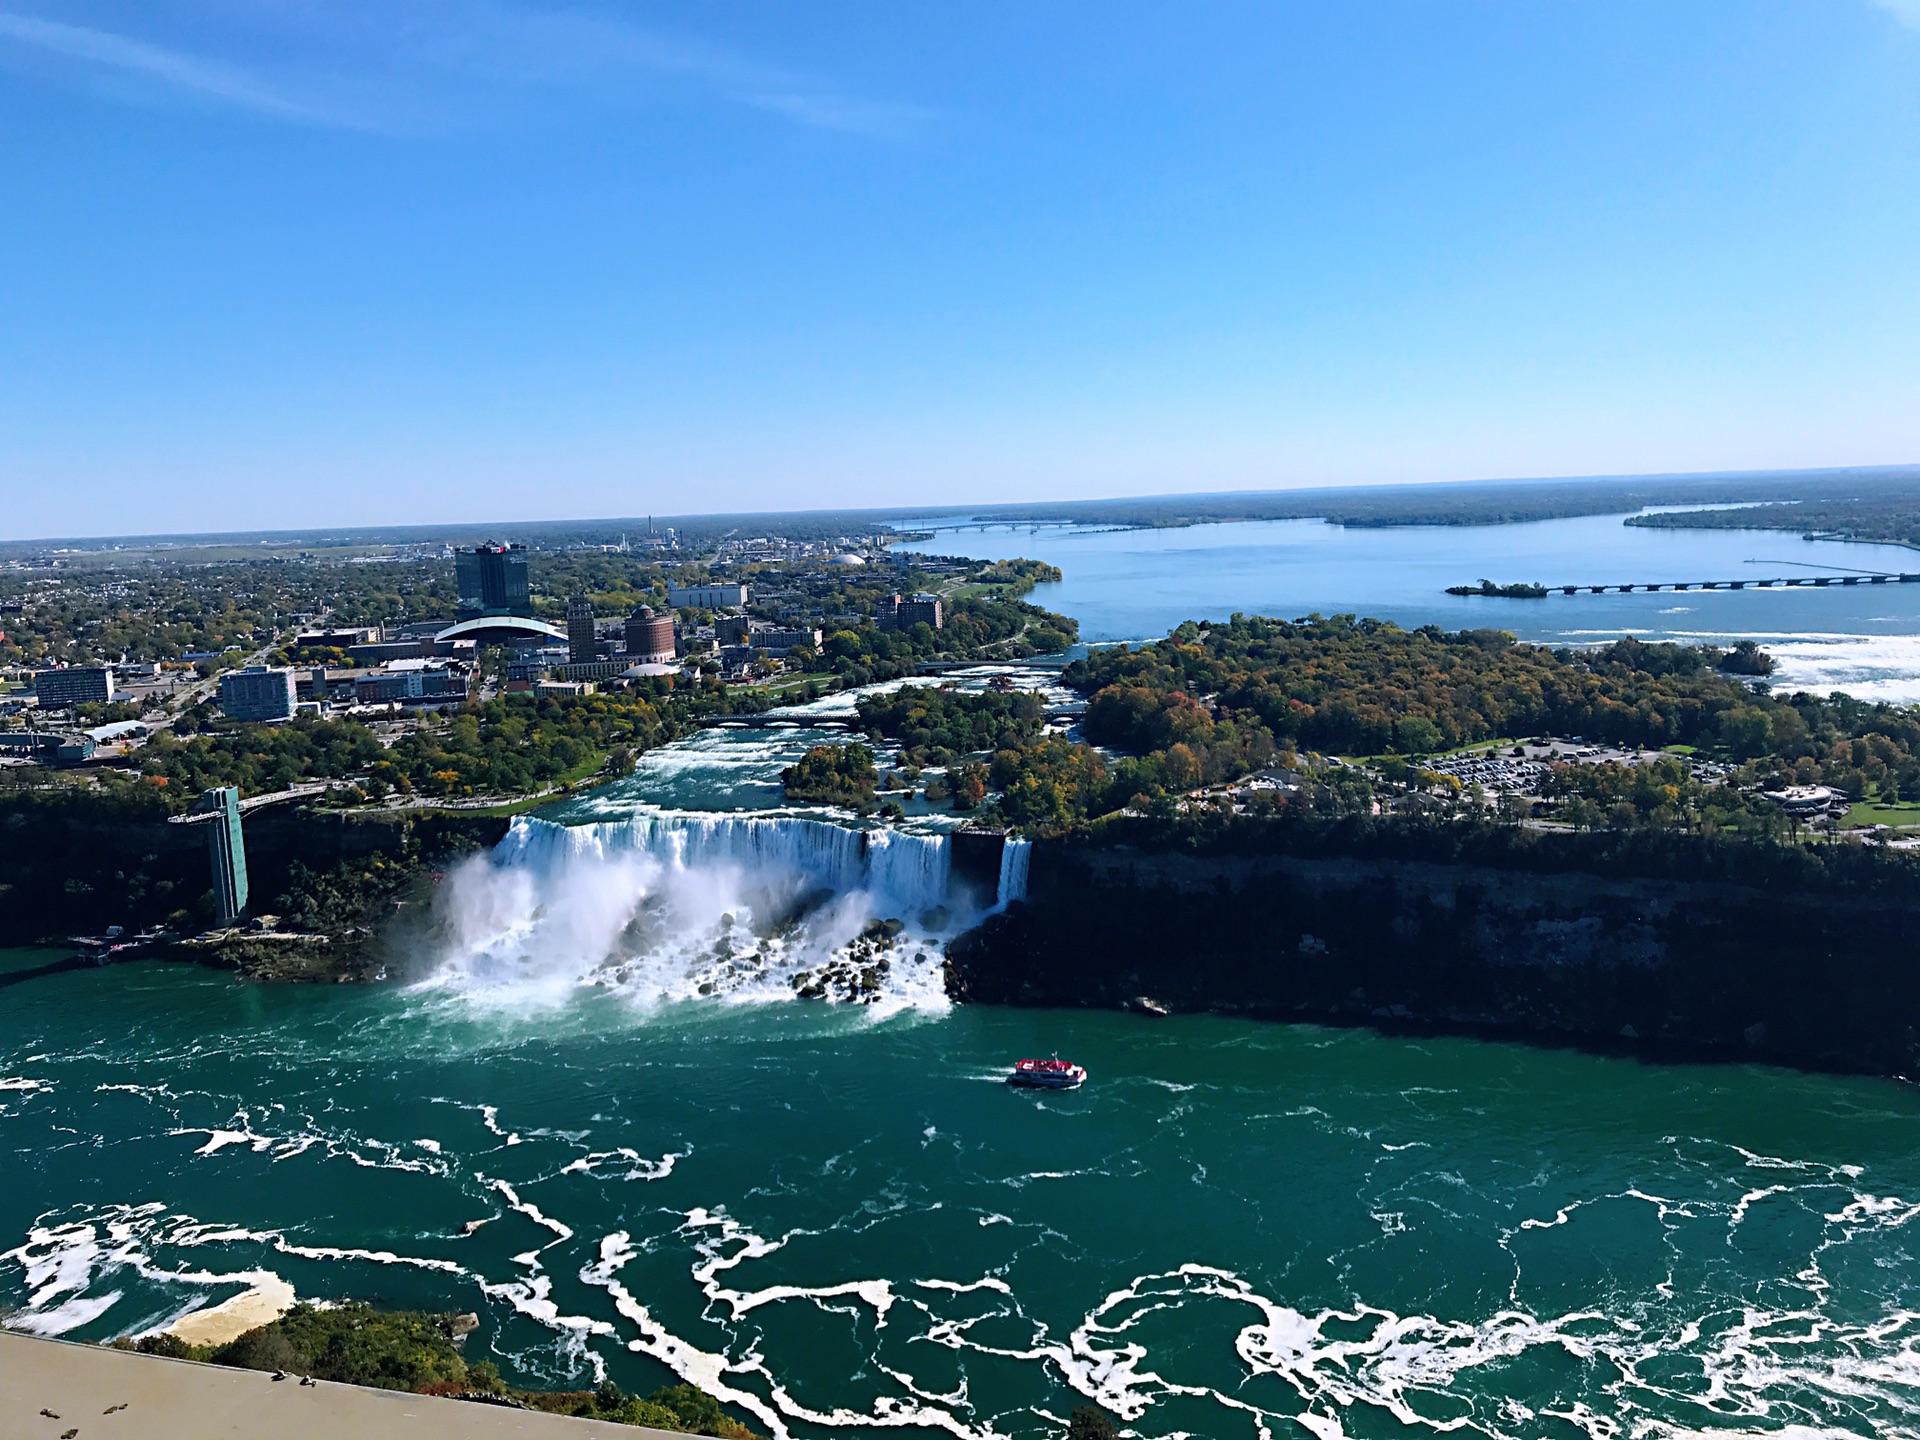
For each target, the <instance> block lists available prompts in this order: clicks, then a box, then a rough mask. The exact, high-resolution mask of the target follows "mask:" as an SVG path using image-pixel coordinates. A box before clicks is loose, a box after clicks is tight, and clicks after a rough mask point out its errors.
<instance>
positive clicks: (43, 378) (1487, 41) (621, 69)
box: [0, 0, 1920, 539]
mask: <svg viewBox="0 0 1920 1440" xmlns="http://www.w3.org/2000/svg"><path fill="white" fill-rule="evenodd" d="M1917 77H1920V6H1915V5H1914V4H1912V3H1906V0H1900V3H1895V0H1797V3H1788V4H1782V5H1777V6H1769V7H1764V8H1761V7H1752V6H1742V5H1737V4H1731V3H1715V4H1702V5H1698V6H1693V7H1688V8H1686V9H1685V10H1676V9H1674V8H1673V7H1662V6H1657V5H1652V4H1619V3H1613V4H1591V5H1569V6H1563V7H1555V8H1554V9H1553V10H1551V11H1540V10H1536V9H1534V8H1533V7H1528V6H1523V5H1518V4H1510V5H1488V6H1479V7H1474V8H1472V9H1468V8H1466V7H1447V6H1432V5H1411V4H1405V5H1402V4H1384V3H1383V4H1378V5H1371V6H1366V7H1351V8H1345V9H1342V10H1339V11H1337V12H1333V11H1327V10H1324V9H1322V8H1320V7H1311V6H1274V7H1252V6H1232V5H1222V6H1217V7H1212V8H1209V9H1206V10H1203V11H1197V12H1183V14H1182V16H1181V19H1180V23H1178V24H1175V23H1173V22H1172V21H1171V20H1170V19H1169V16H1168V14H1167V12H1163V11H1159V10H1156V9H1153V8H1150V7H1138V6H1136V7H1120V8H1113V7H1102V8H1101V9H1100V10H1098V11H1095V10H1093V9H1091V8H1062V9H1058V10H1054V11H1050V12H1048V13H1047V14H1045V15H1035V14H1032V13H1029V12H1026V11H1023V10H1018V9H1014V8H1012V7H1002V8H998V9H986V10H976V11H972V12H969V14H968V16H967V17H965V19H964V20H962V19H960V18H958V17H928V16H923V15H907V14H902V13H898V12H894V11H890V10H887V9H885V8H884V7H861V6H849V7H844V8H836V9H835V10H832V11H821V12H806V13H802V12H797V11H795V12H758V11H756V12H754V13H753V14H751V15H748V14H746V13H745V12H738V13H734V12H728V11H724V10H714V9H711V8H705V7H695V6H690V5H674V4H666V5H656V6H651V7H648V8H647V9H646V10H645V11H644V12H636V11H633V10H631V9H627V8H615V7H610V6H604V5H591V4H584V5H583V4H572V5H535V4H530V3H510V0H498V3H491V4H486V5H469V6H452V5H437V4H436V5H425V6H421V7H417V8H416V9H415V10H414V11H413V12H411V13H410V16H409V19H408V22H407V23H406V24H405V25H400V24H397V23H396V22H395V21H393V20H392V18H391V17H390V15H389V14H388V12H386V11H385V10H384V9H382V8H381V7H375V6H371V5H358V4H333V5H320V6H314V7H306V8H303V9H301V10H299V11H288V10H284V9H278V8H268V7H260V6H251V5H246V4H224V3H222V4H216V3H213V0H196V3H191V4H186V5H182V6H178V7H172V8H170V9H169V10H168V11H167V12H165V13H164V14H158V13H153V12H151V11H150V10H149V9H148V7H139V6H134V5H131V4H128V3H122V0H96V3H89V4H84V5H64V6H61V7H58V8H57V9H56V8H55V7H52V6H50V5H46V4H42V3H32V0H6V3H0V174H4V176H5V177H6V183H7V185H8V193H9V197H10V200H11V201H12V209H13V210H14V212H15V214H16V216H17V217H18V223H17V224H16V225H14V226H12V227H10V228H9V230H8V233H7V234H6V235H4V236H0V277H4V278H0V321H3V322H4V323H3V325H0V328H3V329H4V332H5V333H6V334H7V336H8V340H9V343H7V344H5V345H0V476H4V478H5V480H6V484H7V490H8V492H9V505H8V507H7V508H8V515H7V518H6V520H5V522H4V527H3V528H4V530H5V532H6V538H9V539H20V538H31V537H48V536H74V535H101V534H116V533H128V534H163V533H193V532H203V531H218V530H259V529H273V530H280V529H304V528H309V527H313V526H321V525H355V526H373V525H389V526H401V525H408V524H425V523H442V522H444V523H480V522H486V521H489V520H495V521H497V517H500V516H508V517H512V516H517V515H518V516H525V515H533V516H539V515H541V514H542V513H544V514H546V515H555V514H569V515H577V516H590V515H617V514H622V513H634V512H644V511H646V510H654V511H658V512H659V513H663V514H664V513H667V512H669V511H674V512H680V513H709V514H711V513H716V512H720V511H740V512H756V511H759V512H765V511H773V510H786V509H793V508H805V509H843V508H844V509H854V508H861V509H886V508H889V507H891V506H898V507H900V508H908V507H911V506H915V505H923V504H929V503H952V504H954V505H966V504H997V503H1007V502H1012V501H1017V500H1026V499H1046V500H1053V499H1060V500H1069V499H1076V498H1093V497H1101V496H1117V495H1129V494H1169V493H1180V492H1219V491H1238V490H1264V489H1286V488H1294V487H1316V486H1329V485H1347V484H1387V483H1393V482H1396V481H1438V480H1467V479H1497V478H1502V477H1514V476H1527V475H1592V474H1633V473H1672V472H1699V471H1719V470H1743V469H1785V468H1795V467H1802V466H1805V467H1824V466H1872V465H1893V464H1902V463H1910V462H1913V461H1915V460H1920V420H1916V419H1915V418H1914V411H1915V407H1914V406H1913V405H1912V403H1911V397H1912V395H1913V393H1914V391H1915V388H1916V385H1920V346H1917V345H1916V343H1915V340H1914V338H1913V337H1914V336H1915V335H1917V334H1920V325H1916V323H1915V322H1916V321H1917V320H1920V297H1916V296H1915V295H1914V293H1913V291H1912V287H1911V285H1910V284H1908V283H1907V282H1906V279H1905V276H1906V274H1907V270H1908V262H1907V257H1906V254H1905V248H1906V247H1905V242H1904V237H1905V236H1906V235H1907V234H1909V233H1911V232H1912V230H1913V228H1914V222H1915V221H1916V220H1920V184H1917V183H1916V181H1920V138H1916V137H1920V127H1916V126H1915V125H1914V124H1913V121H1914V119H1915V115H1914V110H1915V107H1916V101H1915V96H1916V94H1920V90H1917V89H1916V86H1915V84H1914V81H1915V79H1916V78H1917ZM535 499H538V500H540V501H542V502H544V503H529V502H530V501H532V500H535ZM562 502H564V503H562Z"/></svg>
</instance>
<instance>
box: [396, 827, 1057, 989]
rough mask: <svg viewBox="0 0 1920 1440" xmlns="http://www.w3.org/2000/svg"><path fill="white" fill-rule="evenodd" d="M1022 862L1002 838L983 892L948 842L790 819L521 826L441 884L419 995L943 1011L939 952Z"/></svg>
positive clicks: (1017, 888) (1017, 874) (1017, 886)
mask: <svg viewBox="0 0 1920 1440" xmlns="http://www.w3.org/2000/svg"><path fill="white" fill-rule="evenodd" d="M981 838H983V839H986V840H989V841H990V840H991V838H992V837H981ZM1028 848H1029V847H1028V844H1027V842H1025V841H1015V840H1008V841H1007V842H1005V844H1004V845H1003V847H1002V851H1001V855H1000V863H999V876H998V884H997V885H996V887H995V893H993V894H991V895H987V894H981V893H979V892H980V891H981V890H982V889H984V888H985V887H984V885H979V884H973V885H970V884H968V883H967V882H966V881H965V880H962V879H961V878H959V877H958V876H956V874H955V873H954V867H953V842H952V839H951V837H950V836H947V835H943V834H933V835H920V834H909V833H905V832H902V831H899V830H892V829H859V828H855V827H853V826H851V825H843V824H836V823H834V822H833V821H832V820H830V819H815V818H811V817H806V816H795V815H766V814H759V815H754V814H724V815H722V814H699V813H685V812H679V813H675V812H650V813H641V814H636V815H633V816H631V817H628V818H626V819H622V820H613V821H603V822H599V823H594V824H582V825H559V824H554V823H552V822H549V821H545V820H539V819H534V818H531V817H527V816H521V817H519V818H517V819H515V820H514V822H513V825H512V828H511V829H510V830H509V831H508V833H507V835H506V836H505V837H504V838H503V839H502V840H501V841H500V843H499V845H497V846H496V847H495V848H494V850H493V851H492V853H491V854H489V855H484V856H476V857H474V858H473V859H472V860H469V861H467V862H466V863H465V864H463V865H462V866H460V867H459V868H458V869H456V870H455V871H454V872H453V873H452V874H451V875H449V876H448V878H447V881H446V883H445V884H443V885H442V887H441V893H440V895H439V896H438V898H437V901H436V908H437V911H438V915H439V919H440V923H441V932H442V935H443V937H444V939H445V947H446V948H445V953H444V956H443V960H442V964H441V966H440V969H439V971H438V972H437V973H436V974H435V976H434V977H433V979H432V980H430V981H429V982H427V983H428V984H430V985H436V986H440V987H442V988H447V989H452V990H456V991H459V992H461V993H463V994H466V995H468V996H471V997H473V998H476V999H480V1000H489V999H491V1000H497V1001H498V1002H500V1003H502V1004H506V1005H513V1006H519V1005H524V1004H528V1003H532V1004H541V1003H553V1004H558V1003H564V1001H565V1000H566V999H568V998H569V997H571V996H574V995H576V994H577V993H578V992H579V991H580V989H581V988H582V987H584V986H594V987H600V988H604V989H607V990H612V991H616V992H619V993H622V994H624V995H627V996H629V997H631V998H634V999H637V1000H640V1001H643V1002H663V1001H670V1000H679V999H694V998H717V999H730V1000H773V999H792V998H795V997H798V998H802V999H822V1000H847V1001H856V1002H860V1003H866V1004H879V1005H882V1006H885V1007H887V1008H890V1009H898V1008H909V1007H910V1008H922V1009H925V1008H944V1007H945V1005H946V987H945V976H944V969H943V961H944V955H943V950H944V945H945V942H946V941H947V940H948V939H950V938H952V937H953V936H954V935H956V934H958V933H959V932H960V931H962V930H964V929H966V928H968V927H969V926H970V925H972V924H973V923H974V922H975V921H977V920H978V918H979V916H980V915H981V913H983V911H984V910H985V909H987V908H989V907H993V906H997V905H1004V904H1005V903H1006V902H1008V901H1010V900H1013V899H1018V898H1022V897H1023V896H1024V895H1025V893H1026V869H1027V863H1026V862H1027V856H1028ZM991 873H992V872H991V871H990V870H989V871H988V872H987V874H991ZM978 878H979V880H980V881H984V880H985V879H986V878H987V875H979V877H978Z"/></svg>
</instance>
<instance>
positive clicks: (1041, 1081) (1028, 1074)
mask: <svg viewBox="0 0 1920 1440" xmlns="http://www.w3.org/2000/svg"><path fill="white" fill-rule="evenodd" d="M1086 1078H1087V1072H1086V1069H1085V1067H1084V1066H1080V1065H1074V1064H1070V1063H1069V1062H1067V1061H1065V1060H1062V1059H1061V1058H1060V1057H1059V1056H1058V1055H1056V1056H1054V1057H1053V1058H1052V1059H1051V1060H1022V1061H1020V1062H1018V1063H1017V1064H1016V1065H1015V1066H1014V1067H1013V1073H1012V1074H1011V1075H1009V1076H1007V1083H1008V1084H1009V1085H1032V1086H1034V1087H1036V1088H1037V1089H1041V1090H1071V1089H1073V1088H1074V1087H1075V1086H1076V1085H1078V1084H1080V1082H1081V1081H1083V1080H1085V1079H1086Z"/></svg>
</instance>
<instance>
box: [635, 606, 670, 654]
mask: <svg viewBox="0 0 1920 1440" xmlns="http://www.w3.org/2000/svg"><path fill="white" fill-rule="evenodd" d="M673 657H674V644H673V616H671V615H656V614H654V613H653V607H652V606H651V605H642V606H641V607H640V608H639V609H638V610H636V611H634V612H633V614H631V615H629V616H628V617H627V663H628V664H629V665H671V664H672V663H673Z"/></svg>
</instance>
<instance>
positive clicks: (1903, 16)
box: [1873, 0, 1920, 30]
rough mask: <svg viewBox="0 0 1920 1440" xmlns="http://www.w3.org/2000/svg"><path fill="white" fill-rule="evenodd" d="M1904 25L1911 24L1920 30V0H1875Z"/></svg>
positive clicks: (1875, 2) (1874, 0) (1874, 1)
mask: <svg viewBox="0 0 1920 1440" xmlns="http://www.w3.org/2000/svg"><path fill="white" fill-rule="evenodd" d="M1873 3H1874V4H1876V5H1878V6H1879V7H1880V8H1881V9H1882V10H1885V11H1886V12H1887V13H1888V14H1889V15H1891V16H1893V18H1894V19H1896V20H1898V21H1899V22H1900V23H1901V24H1902V25H1911V26H1913V28H1914V29H1916V30H1920V0H1873Z"/></svg>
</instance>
